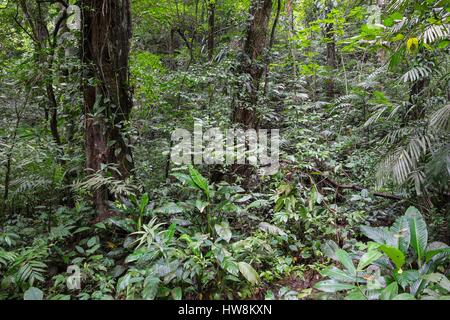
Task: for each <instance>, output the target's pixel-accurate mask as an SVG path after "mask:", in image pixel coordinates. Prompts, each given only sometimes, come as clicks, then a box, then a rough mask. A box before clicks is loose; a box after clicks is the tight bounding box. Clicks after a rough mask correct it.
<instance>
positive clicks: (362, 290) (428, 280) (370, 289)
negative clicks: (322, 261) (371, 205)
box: [315, 207, 450, 300]
mask: <svg viewBox="0 0 450 320" xmlns="http://www.w3.org/2000/svg"><path fill="white" fill-rule="evenodd" d="M361 232H362V233H363V234H364V235H365V236H366V237H368V238H369V239H371V240H372V241H371V242H368V243H367V244H363V246H362V247H363V248H364V250H363V251H357V252H352V253H349V252H347V251H345V250H342V249H340V248H339V247H338V246H337V245H336V243H334V242H332V241H328V242H327V243H325V244H324V245H323V246H322V251H323V253H324V254H325V255H327V256H328V257H330V258H331V259H333V260H334V261H336V262H338V263H339V264H340V265H342V268H338V267H336V266H332V267H329V268H326V269H325V270H323V271H322V275H323V276H324V277H327V278H328V279H327V280H324V281H321V282H319V283H317V284H316V286H315V288H316V289H318V290H320V291H324V292H326V293H332V294H336V295H337V297H340V296H344V297H345V299H349V300H365V299H367V300H378V299H379V300H413V299H450V281H449V280H448V273H449V270H448V268H446V267H448V258H449V256H450V247H449V246H447V245H446V244H444V243H441V242H432V243H428V230H427V225H426V223H425V220H424V218H423V216H422V215H421V213H420V212H419V210H418V209H416V208H415V207H410V208H409V209H408V210H407V211H406V213H405V215H403V216H401V217H399V218H398V219H397V220H396V221H395V223H394V224H393V225H392V226H391V227H390V228H385V227H379V228H373V227H369V226H362V227H361ZM355 262H357V264H356V265H355Z"/></svg>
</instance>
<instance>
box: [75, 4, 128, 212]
mask: <svg viewBox="0 0 450 320" xmlns="http://www.w3.org/2000/svg"><path fill="white" fill-rule="evenodd" d="M81 10H82V11H81V12H82V62H83V64H84V72H83V84H82V86H83V96H84V117H85V119H84V120H85V149H86V150H85V151H86V168H87V170H88V171H90V172H91V173H94V172H98V171H100V170H103V169H104V165H106V164H113V165H115V166H116V169H117V170H112V171H111V173H112V174H113V176H114V177H115V178H116V179H120V180H123V179H125V178H127V177H129V175H130V173H131V170H132V168H133V160H132V154H131V149H130V147H129V146H128V143H127V141H126V139H125V135H124V129H125V127H126V124H127V121H128V120H129V116H130V112H131V109H132V97H131V91H130V87H129V65H128V59H129V52H130V37H131V15H130V2H129V0H115V1H109V0H83V1H81ZM93 193H94V195H93V201H94V205H95V207H96V209H97V210H98V211H99V214H100V217H101V216H105V215H107V214H108V209H107V205H106V202H107V201H108V199H109V198H110V197H111V196H110V195H109V194H108V193H109V192H108V190H106V188H101V189H99V190H94V191H93Z"/></svg>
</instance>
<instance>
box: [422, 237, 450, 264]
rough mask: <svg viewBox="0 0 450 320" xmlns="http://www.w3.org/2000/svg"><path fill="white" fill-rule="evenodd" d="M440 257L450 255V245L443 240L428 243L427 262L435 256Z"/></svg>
mask: <svg viewBox="0 0 450 320" xmlns="http://www.w3.org/2000/svg"><path fill="white" fill-rule="evenodd" d="M438 255H439V257H441V256H442V257H445V256H448V255H450V247H449V246H447V245H446V244H445V243H443V242H437V241H436V242H432V243H430V244H429V245H428V247H427V252H426V254H425V257H426V260H427V262H429V261H430V260H431V259H433V258H434V257H436V256H438Z"/></svg>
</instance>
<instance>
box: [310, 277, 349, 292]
mask: <svg viewBox="0 0 450 320" xmlns="http://www.w3.org/2000/svg"><path fill="white" fill-rule="evenodd" d="M314 288H316V289H317V290H320V291H324V292H330V293H333V292H338V291H344V290H351V289H355V288H356V286H354V285H353V284H349V283H340V282H337V281H336V280H325V281H321V282H318V283H316V285H315V286H314Z"/></svg>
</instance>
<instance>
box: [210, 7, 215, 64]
mask: <svg viewBox="0 0 450 320" xmlns="http://www.w3.org/2000/svg"><path fill="white" fill-rule="evenodd" d="M215 16H216V3H215V1H214V0H209V2H208V60H209V61H212V60H213V58H214V32H215Z"/></svg>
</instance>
